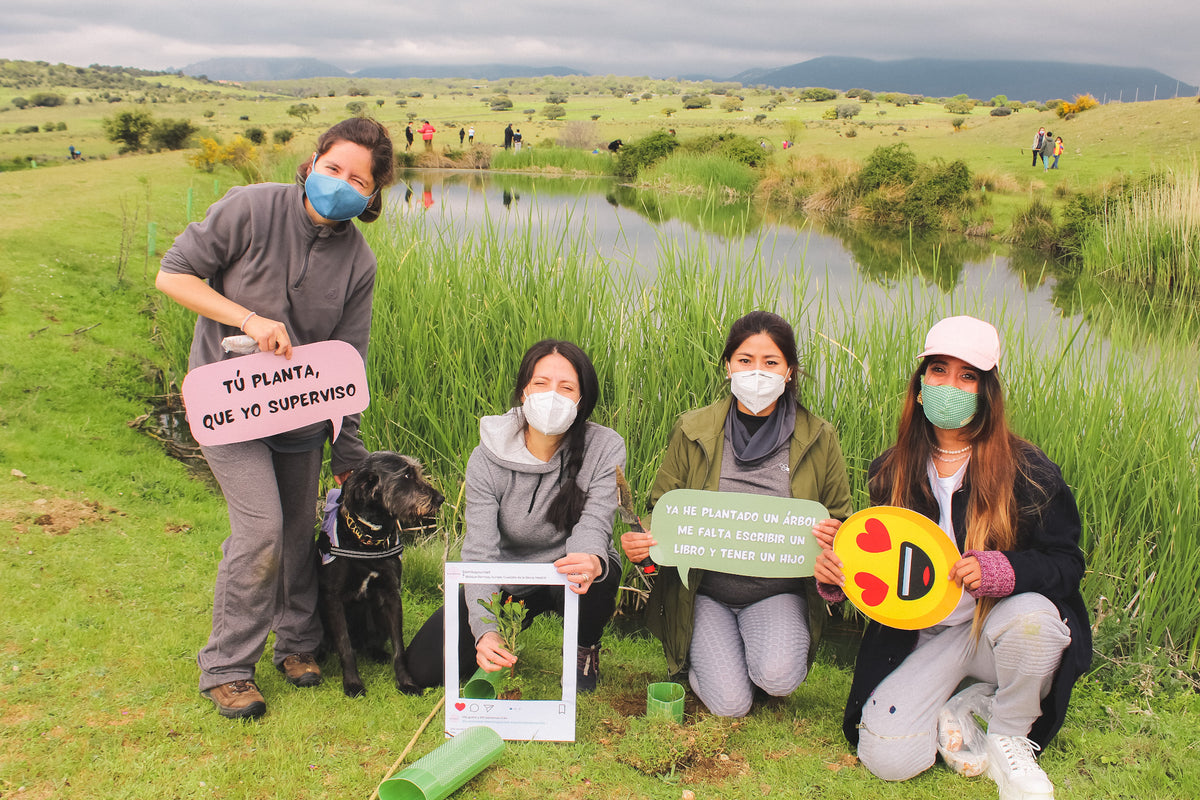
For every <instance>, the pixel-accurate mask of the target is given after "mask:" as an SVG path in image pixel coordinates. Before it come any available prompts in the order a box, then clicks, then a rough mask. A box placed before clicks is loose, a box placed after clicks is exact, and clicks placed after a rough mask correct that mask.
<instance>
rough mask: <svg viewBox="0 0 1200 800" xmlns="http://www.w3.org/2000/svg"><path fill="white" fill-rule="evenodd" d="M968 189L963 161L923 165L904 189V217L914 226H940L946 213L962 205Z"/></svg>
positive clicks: (969, 180) (969, 175) (969, 179)
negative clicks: (910, 183) (911, 182)
mask: <svg viewBox="0 0 1200 800" xmlns="http://www.w3.org/2000/svg"><path fill="white" fill-rule="evenodd" d="M970 190H971V170H970V169H968V168H967V165H966V162H964V161H961V160H956V161H951V162H950V163H948V164H943V163H938V162H935V163H934V164H932V165H929V166H926V167H925V168H924V169H922V170H921V172H920V174H919V175H918V177H917V179H916V180H915V181H914V182H913V184H912V186H910V187H909V188H908V190H907V191H906V192H905V193H904V204H903V206H902V207H901V212H902V213H903V214H904V220H905V222H907V223H908V224H910V225H912V226H913V227H915V228H938V227H941V226H942V224H943V222H944V219H945V217H946V216H947V215H949V214H952V213H953V212H955V211H959V210H962V209H963V208H965V206H966V205H967V202H966V198H967V193H968V192H969V191H970Z"/></svg>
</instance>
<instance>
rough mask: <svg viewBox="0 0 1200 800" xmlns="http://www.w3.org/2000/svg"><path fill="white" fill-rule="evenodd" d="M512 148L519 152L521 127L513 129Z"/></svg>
mask: <svg viewBox="0 0 1200 800" xmlns="http://www.w3.org/2000/svg"><path fill="white" fill-rule="evenodd" d="M513 150H515V151H516V152H518V153H519V152H521V129H520V128H517V129H516V130H515V131H513Z"/></svg>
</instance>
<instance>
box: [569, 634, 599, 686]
mask: <svg viewBox="0 0 1200 800" xmlns="http://www.w3.org/2000/svg"><path fill="white" fill-rule="evenodd" d="M598 680H600V645H598V644H594V645H592V646H591V647H579V648H576V654H575V691H576V692H584V693H589V692H594V691H596V681H598Z"/></svg>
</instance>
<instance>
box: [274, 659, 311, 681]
mask: <svg viewBox="0 0 1200 800" xmlns="http://www.w3.org/2000/svg"><path fill="white" fill-rule="evenodd" d="M276 668H277V669H278V670H279V671H280V672H282V673H283V676H284V677H285V678H287V682H288V683H290V684H291V685H292V686H316V685H317V684H318V683H320V682H321V668H320V667H319V666H317V659H315V658H313V654H312V653H292V654H291V655H290V656H288V657H287V658H285V659H284V660H283V663H282V664H278V665H276Z"/></svg>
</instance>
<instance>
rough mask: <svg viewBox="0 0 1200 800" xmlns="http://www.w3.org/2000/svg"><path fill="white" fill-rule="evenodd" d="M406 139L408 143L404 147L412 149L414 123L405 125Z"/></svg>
mask: <svg viewBox="0 0 1200 800" xmlns="http://www.w3.org/2000/svg"><path fill="white" fill-rule="evenodd" d="M404 141H406V142H407V144H406V145H404V149H405V150H412V143H413V132H412V124H411V123H410V124H408V125H405V126H404Z"/></svg>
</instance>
